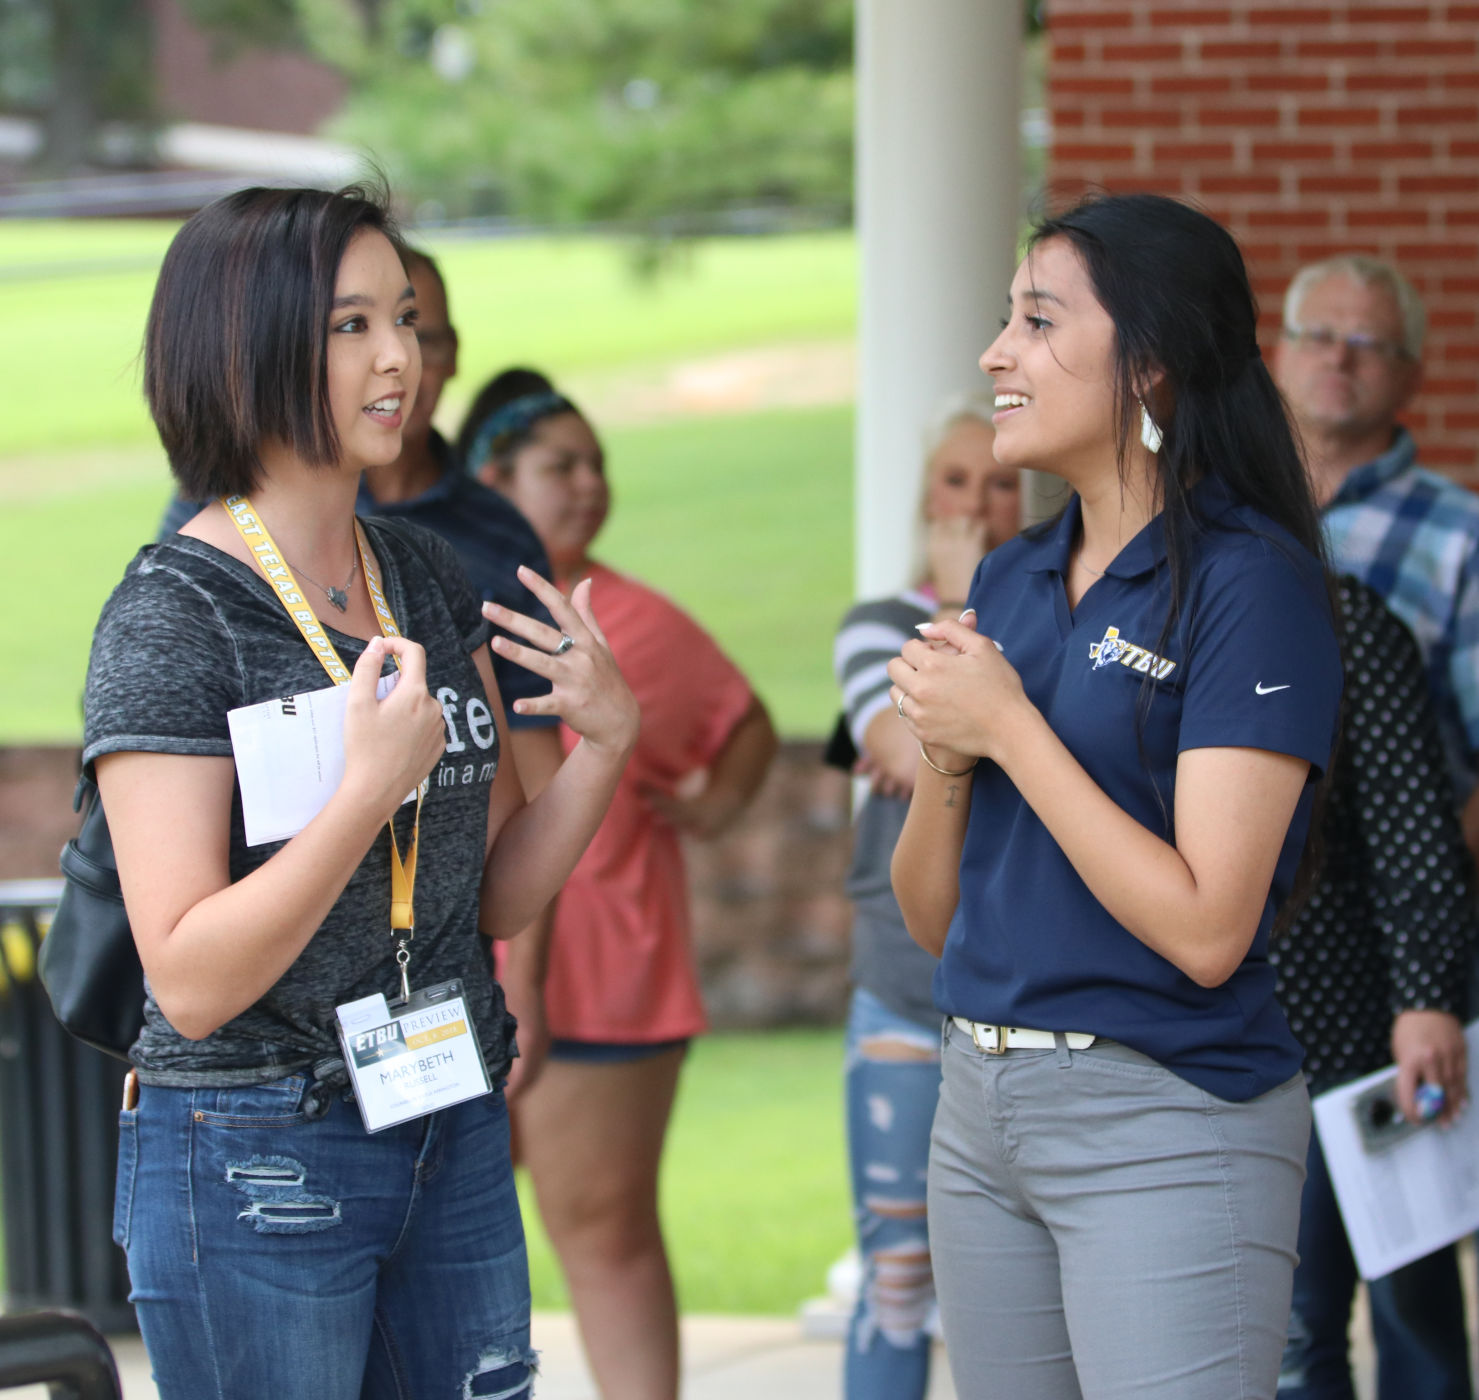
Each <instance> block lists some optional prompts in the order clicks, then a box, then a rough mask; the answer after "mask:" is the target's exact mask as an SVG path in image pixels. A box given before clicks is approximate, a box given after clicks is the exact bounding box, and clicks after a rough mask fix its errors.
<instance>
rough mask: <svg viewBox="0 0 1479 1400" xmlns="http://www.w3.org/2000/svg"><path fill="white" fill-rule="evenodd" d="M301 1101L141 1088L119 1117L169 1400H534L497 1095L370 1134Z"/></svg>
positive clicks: (118, 1232)
mask: <svg viewBox="0 0 1479 1400" xmlns="http://www.w3.org/2000/svg"><path fill="white" fill-rule="evenodd" d="M304 1088H305V1081H304V1080H303V1079H302V1078H301V1077H300V1076H296V1075H295V1076H292V1077H290V1078H287V1079H280V1080H277V1081H276V1082H274V1083H271V1084H265V1085H258V1086H255V1087H252V1088H236V1089H175V1088H161V1087H158V1086H155V1085H146V1086H144V1088H143V1089H142V1090H141V1092H140V1097H139V1102H138V1106H137V1107H136V1108H134V1109H132V1110H125V1112H124V1113H123V1115H122V1118H121V1120H120V1123H121V1133H120V1141H119V1150H118V1192H117V1197H116V1204H115V1208H114V1238H115V1240H116V1241H117V1243H118V1244H120V1245H121V1246H122V1247H123V1248H124V1249H125V1250H126V1251H127V1254H128V1268H129V1277H130V1280H131V1282H132V1285H133V1290H132V1293H131V1294H130V1297H131V1298H132V1300H133V1302H134V1303H135V1305H136V1308H137V1312H138V1319H139V1329H140V1331H141V1332H142V1333H143V1337H144V1344H145V1346H146V1347H147V1349H148V1352H149V1360H150V1364H151V1366H152V1367H153V1371H154V1377H155V1383H156V1384H157V1386H158V1388H159V1395H160V1400H263V1398H264V1397H267V1396H310V1395H311V1396H313V1397H314V1400H471V1397H474V1396H478V1397H490V1398H492V1397H509V1398H510V1400H511V1398H512V1397H519V1400H523V1397H527V1396H529V1395H530V1394H531V1393H532V1383H533V1373H534V1356H533V1353H532V1352H531V1350H530V1347H529V1269H528V1261H527V1257H526V1255H525V1251H524V1230H523V1224H522V1221H521V1220H520V1218H519V1204H518V1197H517V1196H516V1195H515V1192H514V1180H513V1169H512V1166H511V1164H510V1161H509V1145H508V1110H507V1108H506V1106H505V1104H504V1100H503V1095H502V1094H501V1093H493V1094H489V1095H486V1096H485V1097H483V1098H480V1099H473V1100H470V1101H469V1102H467V1103H463V1104H458V1105H456V1106H455V1107H453V1108H448V1109H443V1110H442V1111H440V1112H438V1113H434V1114H431V1115H430V1116H428V1117H426V1118H422V1119H417V1120H415V1121H412V1122H409V1123H402V1124H399V1125H398V1126H396V1127H393V1128H387V1129H386V1130H385V1131H383V1132H380V1133H376V1134H375V1135H374V1136H373V1137H372V1136H370V1135H369V1134H368V1133H366V1132H365V1129H364V1125H363V1124H362V1123H361V1122H360V1117H359V1111H358V1109H357V1108H356V1107H355V1105H354V1104H353V1103H348V1102H345V1101H343V1100H342V1099H339V1098H338V1097H335V1098H334V1099H333V1100H332V1101H331V1103H330V1106H329V1109H328V1112H327V1113H326V1114H324V1116H322V1117H320V1118H310V1117H309V1116H308V1115H307V1114H305V1113H304V1111H303V1093H304Z"/></svg>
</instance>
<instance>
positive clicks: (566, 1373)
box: [5, 1312, 1372, 1400]
mask: <svg viewBox="0 0 1479 1400" xmlns="http://www.w3.org/2000/svg"><path fill="white" fill-rule="evenodd" d="M1364 1321H1365V1320H1364V1317H1360V1318H1358V1322H1357V1328H1356V1329H1355V1331H1356V1337H1355V1341H1356V1347H1355V1351H1356V1361H1357V1368H1356V1369H1357V1394H1358V1396H1363V1397H1368V1396H1370V1395H1371V1394H1372V1388H1371V1348H1370V1343H1369V1342H1368V1341H1367V1340H1366V1333H1365V1330H1364ZM111 1341H112V1345H113V1350H114V1353H115V1354H116V1356H117V1358H118V1368H119V1372H120V1374H121V1376H122V1378H123V1395H124V1400H157V1394H156V1392H155V1389H154V1386H153V1383H152V1382H151V1381H150V1379H149V1363H148V1360H147V1359H146V1358H145V1356H144V1348H143V1346H142V1345H141V1344H140V1342H139V1339H138V1337H137V1336H127V1337H114V1338H112V1339H111ZM534 1345H535V1346H536V1347H538V1348H539V1349H540V1351H541V1353H542V1359H541V1366H540V1378H539V1382H538V1386H537V1391H536V1396H537V1400H597V1396H596V1390H595V1387H594V1385H592V1383H591V1379H590V1373H589V1372H588V1371H587V1370H586V1366H585V1361H584V1359H583V1358H582V1356H581V1354H580V1343H579V1341H578V1340H577V1338H576V1335H575V1323H574V1320H573V1319H572V1318H571V1317H570V1315H569V1314H568V1313H543V1312H541V1313H535V1314H534ZM841 1377H842V1344H841V1343H840V1342H838V1341H835V1340H833V1341H824V1340H809V1339H807V1338H806V1337H804V1336H803V1335H802V1331H801V1324H800V1322H799V1321H798V1320H797V1319H796V1318H788V1317H779V1318H773V1317H686V1318H684V1319H683V1397H684V1400H753V1398H754V1397H755V1396H756V1395H763V1396H765V1397H766V1400H833V1398H834V1397H840V1396H841V1394H842V1380H841ZM5 1400H46V1392H45V1390H44V1388H42V1387H40V1386H28V1387H25V1388H24V1389H20V1390H14V1391H7V1392H6V1397H5ZM929 1400H955V1388H954V1386H952V1385H951V1383H950V1376H949V1374H948V1368H947V1366H946V1364H945V1354H944V1352H943V1350H941V1349H939V1348H937V1349H936V1352H935V1368H934V1377H933V1384H932V1385H931V1387H930V1394H929Z"/></svg>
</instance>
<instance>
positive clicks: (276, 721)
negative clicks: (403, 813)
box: [226, 671, 416, 846]
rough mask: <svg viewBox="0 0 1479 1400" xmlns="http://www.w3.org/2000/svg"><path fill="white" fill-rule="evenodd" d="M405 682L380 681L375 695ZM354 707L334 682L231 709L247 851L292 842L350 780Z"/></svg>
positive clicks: (394, 674)
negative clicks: (347, 757)
mask: <svg viewBox="0 0 1479 1400" xmlns="http://www.w3.org/2000/svg"><path fill="white" fill-rule="evenodd" d="M399 679H400V672H399V671H393V672H391V674H390V675H388V676H381V677H380V684H379V685H378V686H377V687H376V692H375V693H376V694H377V695H378V696H379V698H380V699H382V700H383V699H384V698H385V697H386V696H387V695H389V694H390V692H391V691H392V690H394V689H395V683H396V681H398V680H399ZM348 704H349V687H348V686H347V685H330V686H325V687H324V689H322V690H305V691H304V692H303V693H302V694H301V695H288V696H285V697H284V698H283V699H281V700H264V701H263V702H262V703H261V704H259V705H244V706H242V707H241V708H240V709H237V710H228V711H227V712H226V722H227V724H228V725H229V726H230V729H231V749H232V752H233V753H234V754H235V756H236V781H237V783H238V784H239V785H240V787H241V810H242V815H243V816H244V817H245V819H246V843H247V845H248V846H261V845H263V844H265V843H266V842H268V841H286V840H287V839H288V838H289V837H290V836H296V835H297V834H298V833H299V832H300V831H302V830H303V828H304V827H305V826H307V825H308V823H309V822H311V821H312V820H313V819H314V818H315V817H316V816H317V815H318V814H319V813H320V812H321V811H323V809H324V807H325V805H326V804H327V803H328V800H329V798H331V797H332V796H333V795H334V793H335V791H336V790H337V789H338V787H339V784H340V783H341V782H342V781H343V780H344V714H345V710H346V708H347V707H348ZM415 795H416V794H415V793H414V792H413V793H412V794H411V797H414V796H415ZM409 800H410V798H407V801H409Z"/></svg>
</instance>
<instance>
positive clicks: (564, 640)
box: [550, 632, 575, 656]
mask: <svg viewBox="0 0 1479 1400" xmlns="http://www.w3.org/2000/svg"><path fill="white" fill-rule="evenodd" d="M574 645H575V638H574V637H572V636H571V635H570V634H569V633H568V632H561V633H560V645H559V646H557V647H556V648H555V649H554V651H552V652H551V653H550V655H551V656H564V654H565V653H566V652H567V651H569V650H570V648H571V647H573V646H574Z"/></svg>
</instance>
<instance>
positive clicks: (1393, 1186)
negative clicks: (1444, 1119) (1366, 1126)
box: [1314, 1022, 1479, 1279]
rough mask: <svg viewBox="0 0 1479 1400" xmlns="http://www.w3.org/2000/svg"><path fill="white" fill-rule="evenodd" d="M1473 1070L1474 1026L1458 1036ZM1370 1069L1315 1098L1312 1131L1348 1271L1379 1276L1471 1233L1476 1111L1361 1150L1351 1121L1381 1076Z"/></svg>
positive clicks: (1478, 1168) (1478, 1048) (1478, 1043)
mask: <svg viewBox="0 0 1479 1400" xmlns="http://www.w3.org/2000/svg"><path fill="white" fill-rule="evenodd" d="M1464 1034H1465V1038H1466V1039H1467V1040H1468V1042H1469V1064H1470V1065H1479V1022H1476V1023H1475V1024H1474V1025H1471V1026H1469V1027H1467V1029H1466V1030H1465V1032H1464ZM1393 1073H1394V1071H1393V1070H1391V1069H1384V1070H1378V1071H1377V1072H1376V1073H1375V1074H1368V1075H1367V1076H1366V1077H1365V1078H1363V1079H1358V1080H1356V1081H1355V1082H1354V1083H1351V1084H1342V1085H1341V1086H1340V1088H1338V1089H1331V1090H1330V1091H1329V1092H1328V1093H1324V1094H1321V1095H1320V1096H1319V1098H1317V1099H1316V1100H1315V1103H1314V1107H1315V1127H1316V1128H1317V1129H1318V1130H1319V1134H1320V1146H1321V1147H1322V1148H1323V1149H1324V1151H1325V1161H1326V1164H1327V1166H1328V1167H1329V1169H1330V1180H1331V1184H1332V1185H1333V1186H1334V1187H1335V1196H1336V1199H1337V1200H1338V1201H1339V1202H1340V1213H1341V1216H1342V1218H1343V1219H1344V1221H1345V1229H1346V1234H1347V1236H1349V1238H1350V1242H1351V1251H1352V1253H1354V1255H1355V1256H1356V1267H1357V1268H1358V1269H1359V1270H1360V1271H1361V1277H1362V1278H1364V1279H1373V1278H1381V1277H1382V1275H1383V1274H1389V1273H1391V1271H1392V1270H1393V1269H1399V1268H1401V1267H1402V1265H1403V1264H1410V1263H1411V1262H1412V1261H1413V1260H1414V1259H1421V1258H1422V1257H1423V1256H1424V1255H1426V1254H1431V1253H1432V1252H1433V1251H1434V1250H1435V1249H1441V1248H1442V1247H1443V1246H1444V1245H1446V1244H1452V1243H1453V1242H1454V1241H1455V1240H1458V1239H1462V1238H1463V1237H1464V1236H1465V1235H1468V1234H1472V1233H1473V1232H1474V1231H1475V1230H1476V1229H1479V1111H1476V1110H1475V1108H1474V1107H1473V1106H1472V1105H1471V1106H1470V1107H1468V1108H1466V1109H1465V1110H1464V1111H1463V1113H1461V1114H1460V1115H1459V1117H1458V1119H1457V1121H1455V1122H1454V1123H1453V1125H1452V1126H1451V1127H1447V1128H1441V1127H1438V1126H1437V1125H1436V1124H1430V1125H1427V1126H1425V1127H1423V1128H1421V1129H1420V1130H1419V1131H1417V1132H1415V1133H1413V1134H1412V1135H1411V1136H1410V1137H1405V1138H1403V1139H1402V1140H1401V1141H1400V1142H1395V1143H1393V1145H1392V1146H1390V1147H1387V1148H1385V1149H1384V1150H1380V1151H1375V1152H1373V1151H1368V1150H1367V1148H1366V1146H1365V1144H1364V1143H1363V1141H1362V1137H1361V1132H1360V1129H1359V1128H1358V1126H1357V1123H1356V1114H1355V1105H1356V1100H1357V1099H1358V1098H1359V1097H1360V1095H1361V1093H1362V1091H1363V1090H1365V1089H1367V1088H1369V1087H1371V1086H1372V1085H1374V1084H1379V1083H1381V1082H1382V1081H1383V1080H1385V1079H1389V1078H1390V1077H1391V1076H1392V1074H1393Z"/></svg>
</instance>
